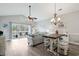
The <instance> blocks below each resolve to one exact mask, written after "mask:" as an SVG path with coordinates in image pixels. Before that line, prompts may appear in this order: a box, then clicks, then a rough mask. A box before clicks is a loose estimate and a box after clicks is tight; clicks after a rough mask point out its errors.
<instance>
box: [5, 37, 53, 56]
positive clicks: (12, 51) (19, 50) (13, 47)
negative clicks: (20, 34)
mask: <svg viewBox="0 0 79 59" xmlns="http://www.w3.org/2000/svg"><path fill="white" fill-rule="evenodd" d="M5 55H6V56H51V55H53V54H51V53H49V52H47V50H46V49H45V48H44V46H43V44H40V45H38V46H35V47H29V46H28V44H27V38H26V39H25V38H23V39H14V40H12V41H8V42H7V43H6V54H5Z"/></svg>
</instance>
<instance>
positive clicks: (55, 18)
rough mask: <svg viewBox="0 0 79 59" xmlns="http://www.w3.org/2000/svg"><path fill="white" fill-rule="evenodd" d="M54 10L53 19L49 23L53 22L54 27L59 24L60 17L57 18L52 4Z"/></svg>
mask: <svg viewBox="0 0 79 59" xmlns="http://www.w3.org/2000/svg"><path fill="white" fill-rule="evenodd" d="M54 9H55V11H54V12H55V13H54V16H53V18H52V19H51V22H53V23H54V24H55V25H56V24H57V23H59V22H60V20H61V19H60V17H58V16H57V12H56V3H55V4H54Z"/></svg>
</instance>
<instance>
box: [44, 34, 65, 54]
mask: <svg viewBox="0 0 79 59" xmlns="http://www.w3.org/2000/svg"><path fill="white" fill-rule="evenodd" d="M61 36H66V35H65V34H51V35H43V37H44V38H49V39H50V48H49V51H50V52H52V53H54V54H55V55H59V44H58V43H59V38H60V37H61ZM54 40H57V52H55V51H53V43H54Z"/></svg>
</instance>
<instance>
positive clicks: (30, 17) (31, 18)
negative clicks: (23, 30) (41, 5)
mask: <svg viewBox="0 0 79 59" xmlns="http://www.w3.org/2000/svg"><path fill="white" fill-rule="evenodd" d="M28 19H29V20H31V21H33V20H36V19H38V18H36V17H32V16H31V5H29V16H28Z"/></svg>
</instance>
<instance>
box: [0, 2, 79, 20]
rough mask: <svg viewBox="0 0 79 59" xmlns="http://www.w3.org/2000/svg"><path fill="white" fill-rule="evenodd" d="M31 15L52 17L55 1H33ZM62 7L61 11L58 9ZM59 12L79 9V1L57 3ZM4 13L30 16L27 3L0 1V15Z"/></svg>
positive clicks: (42, 17) (63, 12)
mask: <svg viewBox="0 0 79 59" xmlns="http://www.w3.org/2000/svg"><path fill="white" fill-rule="evenodd" d="M30 5H31V6H32V8H31V12H32V13H31V15H32V16H35V17H37V18H38V19H40V20H43V19H44V20H45V19H50V18H51V17H53V14H54V3H31V4H30ZM60 8H62V10H61V11H58V9H60ZM56 9H57V13H58V14H59V15H60V14H66V13H70V12H75V11H79V3H57V4H56ZM4 15H24V16H28V4H27V3H0V16H4Z"/></svg>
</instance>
